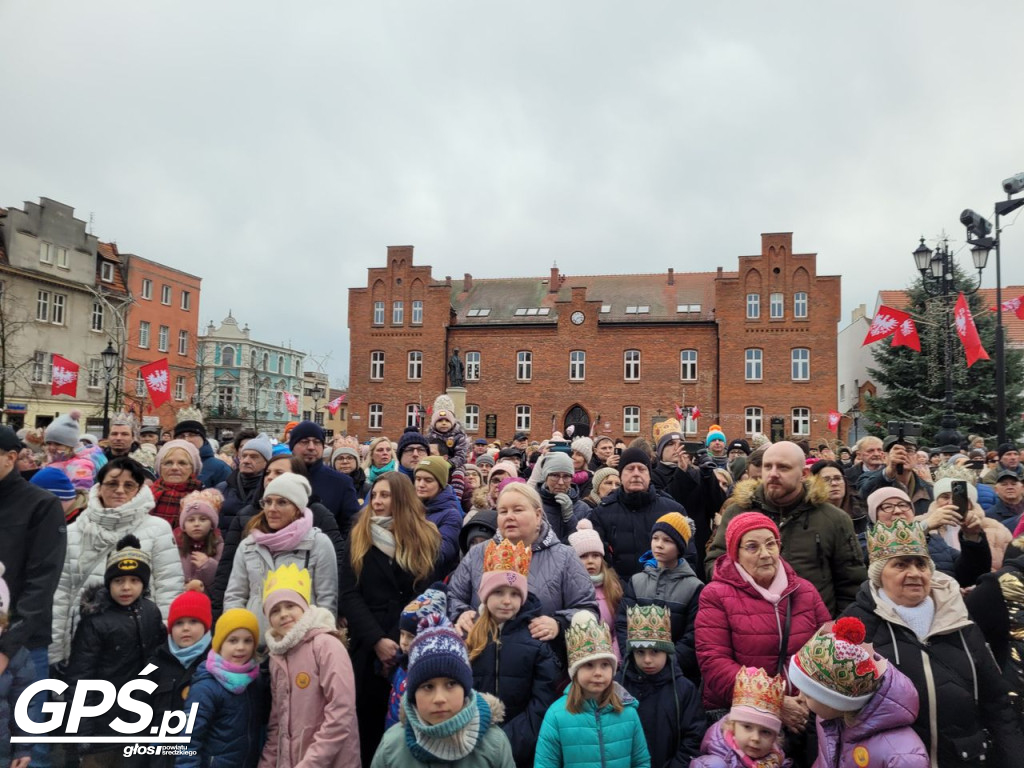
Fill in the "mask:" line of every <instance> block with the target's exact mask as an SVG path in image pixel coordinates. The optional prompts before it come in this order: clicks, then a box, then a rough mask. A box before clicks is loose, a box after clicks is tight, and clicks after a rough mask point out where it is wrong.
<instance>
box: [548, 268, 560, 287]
mask: <svg viewBox="0 0 1024 768" xmlns="http://www.w3.org/2000/svg"><path fill="white" fill-rule="evenodd" d="M561 287H562V281H561V280H559V278H558V265H557V264H556V265H555V266H553V267H552V268H551V279H550V280H548V293H558V289H559V288H561Z"/></svg>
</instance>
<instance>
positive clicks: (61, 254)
mask: <svg viewBox="0 0 1024 768" xmlns="http://www.w3.org/2000/svg"><path fill="white" fill-rule="evenodd" d="M57 266H58V267H60V268H61V269H70V268H71V267H70V266H69V265H68V249H67V248H63V247H61V246H57ZM111 266H113V265H111ZM102 276H103V270H102V268H101V269H100V277H101V279H102ZM107 282H108V283H112V282H114V272H113V269H111V272H110V279H109V280H107Z"/></svg>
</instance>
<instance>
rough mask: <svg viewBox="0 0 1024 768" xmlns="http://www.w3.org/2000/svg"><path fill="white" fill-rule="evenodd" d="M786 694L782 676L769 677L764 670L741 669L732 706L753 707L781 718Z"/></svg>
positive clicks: (738, 673) (737, 677)
mask: <svg viewBox="0 0 1024 768" xmlns="http://www.w3.org/2000/svg"><path fill="white" fill-rule="evenodd" d="M785 692H786V684H785V682H783V680H782V677H781V676H777V677H769V676H768V673H767V672H765V671H764V670H763V669H754V668H753V667H740V671H739V672H737V673H736V683H735V684H734V685H733V689H732V705H733V706H734V707H752V708H753V709H757V710H760V711H761V712H769V713H771V714H773V715H775V716H776V717H779V716H781V714H782V697H783V695H784V694H785Z"/></svg>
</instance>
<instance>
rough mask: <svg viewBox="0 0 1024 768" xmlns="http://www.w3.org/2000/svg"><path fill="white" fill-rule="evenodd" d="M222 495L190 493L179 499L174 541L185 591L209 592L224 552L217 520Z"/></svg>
mask: <svg viewBox="0 0 1024 768" xmlns="http://www.w3.org/2000/svg"><path fill="white" fill-rule="evenodd" d="M223 503H224V496H222V495H221V492H220V491H218V490H217V489H215V488H206V489H204V490H202V491H192V493H190V494H188V495H187V496H185V498H183V499H182V500H181V514H179V515H178V528H177V529H176V530H175V531H174V541H175V542H176V543H177V544H178V554H179V555H180V556H181V570H182V571H183V572H184V573H185V588H186V589H202V591H203V592H206V593H209V592H210V590H211V589H213V579H214V577H215V576H216V575H217V565H218V564H219V563H220V556H221V555H222V554H223V552H224V539H223V537H222V536H221V533H220V527H219V526H218V525H217V518H218V515H219V513H220V508H221V505H222V504H223Z"/></svg>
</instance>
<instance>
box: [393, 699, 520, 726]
mask: <svg viewBox="0 0 1024 768" xmlns="http://www.w3.org/2000/svg"><path fill="white" fill-rule="evenodd" d="M473 693H475V694H476V695H477V696H479V697H480V698H481V699H483V700H484V702H486V704H487V708H488V709H490V710H491V724H492V725H501V724H502V723H503V722H505V705H504V704H502V703H501V700H500V699H498V698H497V697H496V696H493V695H491V694H489V693H481V692H480V691H473ZM398 722H400V723H401V724H402V725H403V726H404V725H405V723H406V719H405V697H404V696H403V697H402V703H401V704H400V705H399V707H398Z"/></svg>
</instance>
